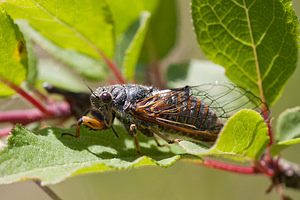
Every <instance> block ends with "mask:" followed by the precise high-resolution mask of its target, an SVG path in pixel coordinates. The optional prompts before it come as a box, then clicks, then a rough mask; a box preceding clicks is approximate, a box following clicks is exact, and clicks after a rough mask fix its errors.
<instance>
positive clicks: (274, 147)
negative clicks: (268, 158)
mask: <svg viewBox="0 0 300 200" xmlns="http://www.w3.org/2000/svg"><path fill="white" fill-rule="evenodd" d="M298 143H300V138H295V139H290V140H285V141H282V142H278V143H277V144H274V145H272V146H271V147H270V152H271V155H272V156H276V155H278V154H279V153H280V152H281V151H282V150H284V149H286V148H288V147H290V146H292V145H294V144H298Z"/></svg>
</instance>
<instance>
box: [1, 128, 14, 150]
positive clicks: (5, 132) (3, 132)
mask: <svg viewBox="0 0 300 200" xmlns="http://www.w3.org/2000/svg"><path fill="white" fill-rule="evenodd" d="M13 127H14V126H8V127H5V128H2V129H0V137H3V136H5V135H8V134H9V132H10V131H11V130H12V129H13ZM0 146H1V145H0Z"/></svg>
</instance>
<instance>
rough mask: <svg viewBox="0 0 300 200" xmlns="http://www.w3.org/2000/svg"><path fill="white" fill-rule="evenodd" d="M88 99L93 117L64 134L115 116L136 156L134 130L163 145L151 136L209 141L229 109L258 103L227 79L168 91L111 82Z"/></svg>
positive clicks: (106, 123)
mask: <svg viewBox="0 0 300 200" xmlns="http://www.w3.org/2000/svg"><path fill="white" fill-rule="evenodd" d="M90 100H91V104H92V109H91V114H92V115H93V116H94V118H91V117H87V116H83V117H82V118H81V119H80V120H79V121H78V124H77V129H76V135H72V134H69V133H64V135H70V136H74V137H79V135H80V125H81V124H83V125H86V126H88V127H90V128H92V129H94V130H104V129H108V128H113V127H112V125H113V122H114V119H115V118H117V119H119V120H120V121H121V122H122V123H123V124H124V126H125V128H126V130H127V131H128V133H129V134H130V135H131V136H133V137H134V139H135V144H136V149H137V152H138V153H139V154H140V155H141V153H140V148H139V143H138V139H137V135H136V134H137V130H139V131H140V132H141V133H143V134H144V135H147V136H149V137H153V138H154V140H155V141H156V143H157V145H158V146H162V145H160V144H159V143H158V141H157V139H156V138H155V135H156V136H159V137H161V138H163V139H164V140H165V141H166V142H168V143H169V144H171V143H174V142H178V141H180V139H173V140H171V139H168V136H171V135H173V136H174V135H175V136H176V137H177V138H183V137H184V138H188V139H190V140H195V141H200V142H206V143H213V142H214V141H215V140H216V138H217V135H218V133H219V132H220V130H221V129H222V127H223V125H224V122H225V121H226V119H228V117H230V116H231V115H232V114H233V113H235V112H237V111H239V110H240V109H241V108H252V109H258V108H259V106H260V105H261V104H262V102H261V101H260V99H259V98H258V97H256V96H255V95H253V94H252V93H251V92H250V91H248V90H245V89H244V88H242V87H239V86H237V85H234V84H231V83H222V84H218V83H214V84H204V85H200V86H186V87H183V88H177V89H168V90H157V89H155V88H153V87H148V86H143V85H136V84H128V85H111V86H107V87H99V88H97V89H96V90H95V91H93V92H92V95H91V98H90ZM163 133H167V135H164V134H163ZM115 134H116V133H115Z"/></svg>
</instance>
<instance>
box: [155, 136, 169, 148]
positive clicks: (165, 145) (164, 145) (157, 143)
mask: <svg viewBox="0 0 300 200" xmlns="http://www.w3.org/2000/svg"><path fill="white" fill-rule="evenodd" d="M152 137H153V139H154V141H155V143H156V145H157V146H159V147H168V148H169V149H170V146H169V145H167V144H163V145H161V144H160V143H159V142H158V140H157V138H156V137H155V135H153V136H152Z"/></svg>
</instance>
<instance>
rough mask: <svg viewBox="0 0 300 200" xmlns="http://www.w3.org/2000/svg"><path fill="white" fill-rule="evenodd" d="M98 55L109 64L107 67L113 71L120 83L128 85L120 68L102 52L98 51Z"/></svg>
mask: <svg viewBox="0 0 300 200" xmlns="http://www.w3.org/2000/svg"><path fill="white" fill-rule="evenodd" d="M97 52H98V54H100V55H101V57H102V58H103V60H104V62H105V63H106V64H107V66H108V67H109V68H110V69H111V71H112V72H113V73H114V75H115V76H116V78H117V79H118V81H119V82H120V83H121V84H126V81H125V78H124V77H123V76H122V74H121V72H120V70H119V68H118V67H117V65H116V64H115V63H114V62H113V61H111V60H110V59H109V58H108V57H106V56H105V55H104V54H103V53H102V52H101V51H98V50H97Z"/></svg>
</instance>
